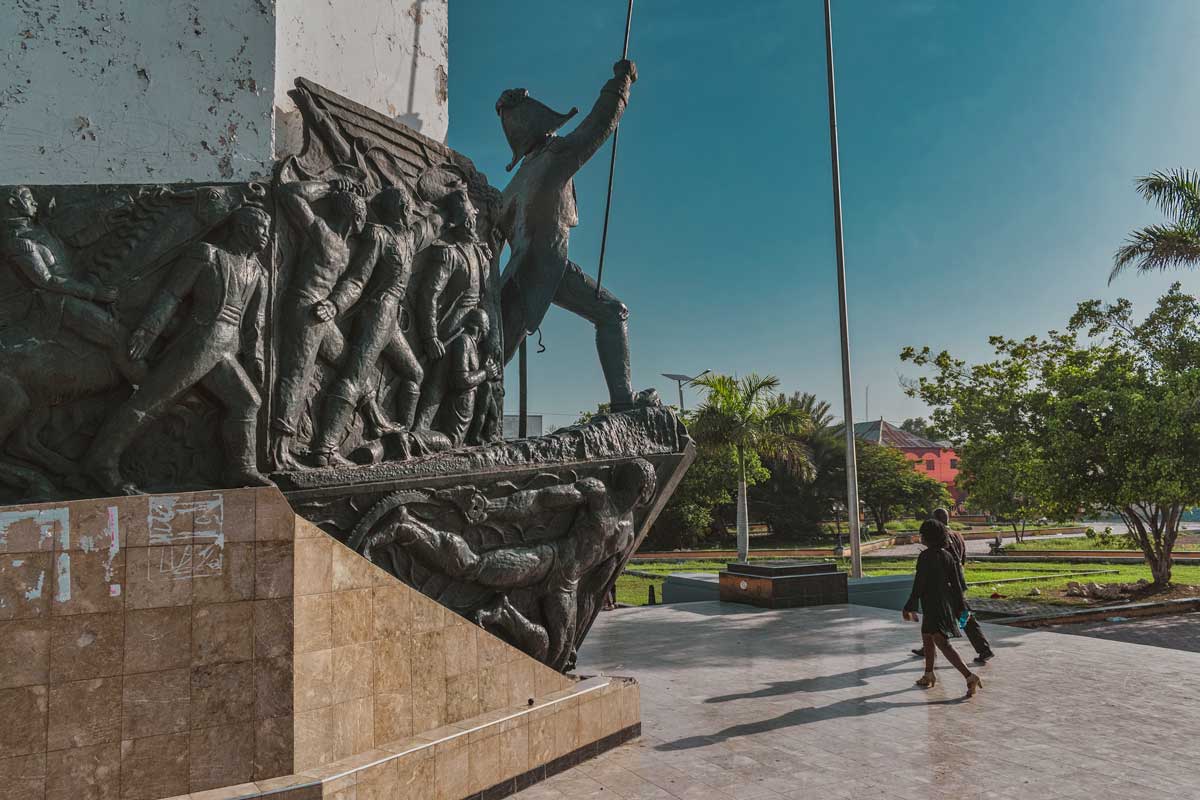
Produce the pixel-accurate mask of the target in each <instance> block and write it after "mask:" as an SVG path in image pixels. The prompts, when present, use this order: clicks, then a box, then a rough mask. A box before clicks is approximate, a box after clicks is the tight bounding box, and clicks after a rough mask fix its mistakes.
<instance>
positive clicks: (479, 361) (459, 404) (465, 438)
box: [446, 306, 501, 447]
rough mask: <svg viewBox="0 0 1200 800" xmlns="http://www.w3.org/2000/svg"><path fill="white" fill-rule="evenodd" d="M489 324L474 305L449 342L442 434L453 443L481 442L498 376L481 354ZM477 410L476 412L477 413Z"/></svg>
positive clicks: (498, 371) (498, 369) (497, 369)
mask: <svg viewBox="0 0 1200 800" xmlns="http://www.w3.org/2000/svg"><path fill="white" fill-rule="evenodd" d="M490 328H491V323H490V321H489V320H488V315H487V312H486V311H484V310H483V309H482V308H479V307H478V306H476V307H475V308H472V309H471V310H470V311H468V312H467V316H466V317H465V318H464V319H463V321H462V332H461V333H460V334H458V336H457V337H456V338H455V339H454V341H453V342H451V343H450V352H449V353H447V355H446V358H447V359H449V361H450V371H449V381H448V383H449V386H448V393H449V395H450V399H451V402H450V404H449V405H450V422H449V424H448V425H447V427H446V435H447V436H449V437H450V443H451V444H453V445H455V446H456V447H457V446H458V445H461V444H463V443H467V444H481V441H480V437H479V434H480V432H481V431H482V430H483V427H484V424H485V418H486V416H487V412H488V410H489V409H490V408H491V407H492V386H493V382H494V381H497V380H499V379H500V376H501V367H500V365H499V364H497V363H496V362H495V361H494V360H493V359H492V358H491V357H490V356H481V355H480V353H479V350H480V348H481V346H486V343H487V336H488V333H489V332H490ZM477 412H480V413H477Z"/></svg>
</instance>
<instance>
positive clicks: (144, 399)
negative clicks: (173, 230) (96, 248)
mask: <svg viewBox="0 0 1200 800" xmlns="http://www.w3.org/2000/svg"><path fill="white" fill-rule="evenodd" d="M227 230H228V234H227V236H226V238H225V241H224V242H222V243H221V244H220V245H213V244H207V243H203V242H201V243H197V244H195V245H193V246H192V249H191V250H190V251H188V252H187V254H186V255H185V256H184V257H183V258H182V259H181V260H180V262H179V263H178V264H177V265H176V266H175V268H174V270H173V271H172V272H171V274H170V275H169V276H168V277H167V279H166V281H165V285H164V286H163V288H162V289H161V290H160V292H159V294H158V296H157V297H156V298H155V300H154V301H153V302H152V303H151V305H150V307H149V308H148V309H147V311H146V314H145V317H144V318H143V319H142V322H141V324H140V325H139V326H138V328H137V330H135V331H134V332H133V335H132V336H131V337H130V344H129V355H130V357H131V358H134V359H142V358H145V356H146V354H147V353H148V352H149V350H150V347H151V345H152V344H153V343H154V341H155V340H156V339H157V338H158V337H159V335H160V334H161V333H162V332H163V330H164V329H165V328H166V327H167V323H169V322H170V321H171V319H172V317H174V316H175V313H176V311H177V309H178V308H179V306H180V304H181V303H183V302H184V301H185V300H190V301H191V305H190V310H189V313H188V315H187V317H186V319H185V321H184V325H183V328H182V330H181V331H180V332H179V334H178V335H177V336H176V337H175V338H174V340H173V341H172V342H171V343H170V344H169V345H168V347H167V349H166V350H165V351H164V353H163V355H162V357H161V358H160V359H159V360H158V363H157V364H155V365H154V368H153V369H152V370H151V371H150V374H149V375H148V377H147V378H146V380H145V381H144V382H143V383H142V384H141V386H139V387H138V389H137V391H135V392H134V393H133V395H132V396H131V397H130V398H129V399H128V400H126V401H125V402H124V403H123V404H122V405H121V406H120V408H118V409H117V410H116V411H115V412H113V414H112V416H110V417H109V418H108V419H107V420H105V422H104V424H103V425H101V427H100V430H99V432H98V433H97V434H96V438H95V439H94V440H93V441H92V445H91V448H90V449H89V450H88V453H87V456H86V457H85V462H84V463H85V466H86V468H87V469H88V471H89V472H90V474H91V476H92V477H93V478H94V479H95V480H96V481H97V482H98V483H100V485H101V486H103V487H104V488H105V489H106V490H108V491H110V492H112V493H114V494H136V493H138V492H139V489H138V488H137V487H136V486H134V485H133V484H131V483H127V482H125V480H124V479H123V478H122V477H121V470H120V461H121V454H122V453H124V452H125V449H126V448H127V447H128V446H129V445H130V443H131V442H133V440H134V438H135V437H136V436H137V435H138V433H139V432H140V431H141V430H142V429H143V428H145V427H146V425H148V424H150V423H151V422H153V421H154V420H155V419H158V418H159V417H161V416H162V415H163V414H165V413H166V412H167V411H169V410H170V408H171V406H172V405H174V404H175V402H176V401H177V400H178V399H179V398H180V397H181V396H182V395H183V394H184V393H185V392H187V391H188V390H189V389H191V388H192V387H194V386H197V385H199V386H203V387H204V388H205V389H207V390H209V392H210V393H211V394H212V396H213V397H214V398H216V400H217V401H218V402H219V403H221V404H222V405H224V407H225V418H224V420H223V421H222V424H221V433H222V438H223V440H224V445H225V457H226V460H227V462H228V464H229V467H228V469H229V475H228V481H229V484H230V485H231V486H270V485H271V482H270V481H269V480H267V478H265V477H264V476H263V475H262V474H261V473H260V472H259V471H258V465H257V464H256V463H255V461H256V460H255V445H256V439H257V436H256V432H257V426H258V409H259V406H260V405H261V400H260V397H259V393H258V390H257V389H256V388H255V386H256V385H261V383H262V380H263V341H262V331H263V322H264V316H265V304H266V272H265V271H264V270H263V268H262V265H261V264H260V263H259V261H258V257H257V254H258V253H259V252H260V251H261V250H262V249H263V248H264V247H266V246H267V243H268V242H269V240H270V239H269V237H270V231H271V218H270V217H269V216H268V215H267V213H266V212H265V211H263V210H262V209H261V208H257V207H253V206H243V207H242V208H240V209H238V210H237V211H235V212H233V214H232V215H231V216H230V219H229V221H228V223H227ZM240 353H244V354H245V355H246V356H247V357H248V360H249V362H250V372H249V374H248V373H247V371H246V368H245V367H243V365H242V364H241V363H240V362H239V361H238V355H239V354H240Z"/></svg>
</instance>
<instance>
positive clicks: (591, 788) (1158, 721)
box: [516, 603, 1200, 800]
mask: <svg viewBox="0 0 1200 800" xmlns="http://www.w3.org/2000/svg"><path fill="white" fill-rule="evenodd" d="M1196 617H1197V618H1198V619H1197V620H1196V621H1197V623H1200V614H1198V615H1196ZM985 627H986V628H987V632H988V636H989V637H990V638H991V639H992V640H993V644H994V646H995V649H996V652H997V658H996V660H995V661H993V662H992V663H991V664H989V665H988V666H987V667H984V668H981V669H980V670H979V671H980V674H981V675H982V676H983V678H984V682H985V686H984V689H983V691H982V692H981V693H980V695H979V696H978V697H976V698H974V699H972V700H970V701H967V700H964V699H963V698H962V690H963V681H962V678H961V677H960V676H958V675H957V673H955V672H954V671H953V670H952V669H951V668H950V667H949V666H948V665H947V664H946V663H945V662H944V661H942V662H940V663H939V669H938V679H939V683H938V685H937V686H936V687H935V688H934V689H931V690H929V691H921V690H919V689H916V688H915V687H913V685H912V682H913V681H914V680H915V679H916V678H917V677H919V676H920V673H921V662H919V661H918V660H916V659H913V658H911V657H908V649H909V648H910V647H911V646H912V645H913V641H914V639H915V637H916V635H917V631H916V628H915V626H912V625H908V624H904V623H902V622H900V620H899V619H898V615H897V614H895V613H894V612H888V611H881V610H878V609H868V608H861V607H849V606H829V607H823V608H816V609H792V610H786V611H764V610H758V609H748V608H746V607H741V606H730V605H722V604H720V603H689V604H685V605H677V606H656V607H653V608H637V609H624V610H619V611H615V612H610V613H606V614H604V615H602V616H601V617H600V619H599V620H598V621H597V623H596V625H595V627H594V628H593V629H592V632H591V634H590V636H589V639H588V642H587V645H586V646H585V648H584V650H583V652H582V654H581V659H580V661H581V664H582V666H581V667H580V671H581V672H582V673H588V674H596V673H603V674H609V675H633V676H636V677H637V678H638V680H639V681H641V684H642V729H643V736H642V737H641V739H639V740H638V741H636V742H632V743H630V744H627V745H625V746H623V747H620V748H618V749H616V750H613V751H611V752H609V753H605V754H604V755H602V756H600V757H599V758H597V759H594V760H593V761H590V762H587V763H585V764H583V765H581V766H580V767H578V768H576V769H574V770H570V771H569V772H566V773H563V774H561V775H557V776H555V777H554V778H552V779H551V780H549V781H547V782H546V783H544V784H542V785H539V786H535V787H532V788H530V789H528V790H526V791H524V792H522V793H520V794H518V795H516V796H517V797H518V798H520V800H562V799H563V798H577V797H579V798H584V797H608V798H614V799H616V800H726V799H728V800H801V798H803V800H812V799H813V798H821V800H840V799H841V798H846V799H847V800H849V799H850V798H853V800H872V798H881V799H882V798H890V799H891V800H942V798H946V800H950V798H953V799H954V800H1082V798H1088V800H1108V798H1121V799H1122V800H1124V799H1125V798H1128V797H1131V796H1149V795H1150V794H1153V795H1155V796H1164V797H1179V798H1183V797H1200V775H1198V774H1197V773H1196V772H1195V771H1194V769H1193V767H1192V765H1193V764H1194V760H1195V756H1194V752H1195V741H1196V740H1197V738H1198V737H1200V702H1197V701H1200V687H1197V686H1196V684H1195V681H1194V675H1195V674H1196V672H1197V670H1198V669H1200V655H1197V654H1194V653H1191V652H1181V651H1178V650H1166V649H1157V650H1151V649H1150V648H1147V647H1143V646H1138V645H1134V644H1128V643H1124V642H1119V641H1110V640H1106V639H1101V638H1096V637H1092V636H1087V637H1085V636H1062V635H1059V634H1057V633H1054V632H1051V631H1047V630H1040V631H1030V630H1022V629H1018V628H1004V627H999V626H985ZM958 644H959V645H960V646H959V650H960V652H964V651H965V649H966V643H965V641H960V642H959V643H958ZM1165 725H1169V726H1170V727H1169V729H1167V728H1164V726H1165ZM1137 730H1148V731H1153V732H1154V735H1153V737H1152V738H1150V739H1146V740H1145V745H1144V746H1139V745H1136V744H1133V743H1131V740H1130V739H1129V737H1128V735H1127V734H1128V733H1129V732H1130V731H1137Z"/></svg>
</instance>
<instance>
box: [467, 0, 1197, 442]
mask: <svg viewBox="0 0 1200 800" xmlns="http://www.w3.org/2000/svg"><path fill="white" fill-rule="evenodd" d="M833 5H834V35H835V52H836V55H837V70H838V72H837V78H838V114H839V120H838V122H839V129H840V143H841V150H842V182H843V204H844V205H843V208H844V217H845V239H846V261H847V271H848V276H849V278H848V291H849V301H850V321H851V347H852V350H853V352H852V367H853V370H854V381H855V398H854V399H855V416H856V417H857V418H859V419H863V418H865V416H866V409H865V408H864V395H865V393H866V387H867V386H869V387H870V416H871V417H872V418H877V417H879V416H885V417H886V418H888V419H890V420H893V421H896V422H899V421H901V420H902V419H903V418H904V417H906V416H914V415H918V414H923V413H925V412H924V408H923V407H922V405H921V404H920V403H919V402H918V401H915V400H912V399H909V398H906V397H905V396H904V394H903V391H902V389H901V387H900V384H899V376H900V375H902V374H909V375H911V374H912V373H911V368H909V372H907V373H906V372H905V365H902V364H901V363H900V361H899V359H898V353H899V351H900V349H901V348H902V347H903V346H904V345H907V344H913V345H923V344H928V345H930V346H931V347H934V348H939V349H940V348H949V349H950V350H951V351H952V352H954V353H955V354H957V355H962V356H966V357H968V358H982V357H985V356H986V355H987V352H988V351H987V347H986V338H987V336H988V335H990V334H1008V335H1013V336H1024V335H1027V334H1029V333H1035V332H1044V331H1045V330H1047V329H1049V328H1054V327H1059V328H1061V327H1062V326H1063V325H1064V324H1065V321H1066V319H1067V317H1068V316H1069V314H1070V313H1071V311H1072V310H1073V309H1074V306H1075V304H1076V303H1077V302H1078V301H1080V300H1083V299H1086V298H1091V297H1101V298H1115V297H1117V296H1124V297H1129V298H1130V299H1132V300H1133V301H1134V302H1135V303H1136V304H1137V305H1138V307H1139V308H1142V309H1148V307H1149V304H1150V303H1151V302H1152V300H1153V298H1154V297H1156V296H1157V294H1159V293H1161V292H1162V291H1163V290H1165V288H1166V287H1167V286H1168V285H1169V283H1170V281H1171V280H1172V279H1175V278H1179V279H1182V280H1183V281H1184V285H1185V287H1187V286H1189V285H1190V286H1192V287H1195V286H1197V285H1198V283H1200V278H1198V277H1197V276H1195V275H1187V274H1183V275H1180V276H1155V277H1147V278H1142V277H1136V276H1133V275H1130V276H1128V277H1125V278H1121V279H1118V281H1117V282H1116V283H1115V284H1114V285H1113V286H1112V287H1108V286H1107V285H1106V279H1107V275H1108V271H1109V269H1110V267H1111V263H1112V262H1111V259H1112V252H1113V250H1115V248H1116V247H1117V246H1118V245H1119V244H1120V243H1121V240H1122V239H1123V238H1124V236H1125V235H1126V234H1127V233H1128V231H1129V230H1130V229H1132V228H1133V227H1136V226H1139V225H1143V224H1146V223H1148V222H1152V221H1155V220H1156V219H1157V218H1158V215H1157V213H1156V212H1155V211H1154V210H1153V209H1151V208H1149V207H1147V206H1146V205H1145V204H1144V203H1143V202H1142V200H1141V199H1140V198H1139V197H1138V196H1137V195H1136V194H1135V193H1134V190H1133V179H1134V178H1135V177H1136V176H1138V175H1144V174H1146V173H1147V172H1150V171H1152V170H1155V169H1163V168H1170V167H1176V166H1189V167H1198V166H1200V163H1198V162H1200V159H1198V158H1197V157H1196V156H1197V154H1196V142H1197V140H1198V136H1200V102H1198V100H1200V98H1198V97H1197V91H1196V90H1197V86H1198V82H1200V48H1197V47H1196V46H1195V43H1196V41H1197V40H1198V38H1200V3H1197V2H1195V0H1153V2H1134V0H1052V1H1048V0H1039V1H1036V2H1035V0H1021V1H1020V2H1018V1H1017V0H1008V1H1007V2H1004V1H1002V2H995V0H991V1H990V2H984V1H983V0H979V1H978V2H977V1H975V0H953V1H952V0H886V1H885V0H834V3H833ZM624 22H625V2H624V0H521V2H495V0H452V2H451V3H450V133H449V144H450V145H451V146H453V147H455V148H457V149H459V150H461V151H462V152H464V153H466V154H468V155H469V156H471V157H472V158H473V159H474V160H475V162H476V164H477V165H478V166H479V167H480V168H481V169H483V170H484V171H485V172H486V173H487V174H488V176H489V178H490V179H491V180H492V182H493V183H494V184H496V185H497V186H499V187H501V188H502V187H503V185H504V184H505V183H506V182H507V178H508V174H507V173H505V172H504V165H505V164H506V163H507V161H508V160H509V158H510V154H509V151H508V148H507V145H506V143H505V141H504V137H503V135H502V132H501V130H500V125H499V121H498V119H497V117H496V115H495V112H494V110H493V104H494V102H495V99H496V97H497V96H498V95H499V93H500V92H501V90H503V89H505V88H508V87H513V86H523V87H526V88H528V89H529V90H530V93H531V94H532V95H533V96H534V97H537V98H538V99H540V100H542V101H544V102H546V103H548V104H549V105H551V106H552V107H555V108H558V109H560V110H566V109H567V108H569V107H570V106H572V105H576V106H579V107H580V110H581V116H582V114H583V113H586V110H587V109H588V108H589V107H590V105H591V103H592V102H593V100H594V99H595V96H596V93H597V91H598V90H599V88H600V86H601V84H602V83H603V82H604V81H605V80H606V79H607V78H608V77H609V76H610V75H611V64H612V62H613V61H614V60H615V59H616V58H617V57H618V56H619V55H620V46H621V37H622V34H623V29H624ZM823 36H824V29H823V17H822V12H821V3H820V2H819V0H754V2H752V3H730V2H717V0H641V2H639V3H637V4H636V8H635V16H634V21H633V32H632V38H631V45H630V57H631V58H633V59H634V60H635V61H637V64H638V69H639V73H640V80H639V82H638V83H637V84H636V85H635V86H634V88H633V97H632V100H631V103H630V107H629V109H628V111H627V113H626V117H625V122H624V124H623V125H622V127H621V137H620V153H619V157H618V162H617V178H616V186H615V190H614V191H615V197H614V208H613V214H612V219H611V222H610V228H609V244H608V254H607V255H606V259H605V260H606V264H605V285H606V286H608V287H610V288H611V289H612V290H613V291H614V292H615V293H617V295H618V296H619V297H621V299H622V300H624V301H625V303H626V304H627V305H628V306H629V307H630V309H631V310H632V314H631V318H630V333H631V338H632V350H633V359H632V360H633V378H634V384H635V388H645V387H649V386H656V387H657V388H658V389H659V390H660V392H662V393H663V396H664V398H665V399H667V400H668V402H674V398H675V397H676V393H675V390H674V384H672V383H671V382H669V381H667V380H666V379H664V378H662V377H661V376H660V373H662V372H683V373H693V374H694V373H696V372H699V371H701V370H703V369H705V368H709V369H712V370H714V371H717V372H736V373H746V372H750V371H756V372H759V373H770V374H774V375H777V376H779V378H780V379H781V381H782V383H783V387H784V388H785V389H786V390H788V391H792V390H805V391H811V392H815V393H816V394H817V395H818V396H820V397H822V398H823V399H826V400H828V401H829V402H830V403H832V404H833V405H834V407H835V408H838V409H840V408H841V376H840V366H839V360H838V337H837V306H836V298H837V295H836V287H835V283H834V269H835V267H834V252H833V234H832V210H831V200H830V177H829V140H828V119H827V108H826V95H825V57H824V44H823ZM568 130H569V128H568ZM607 154H608V150H607V148H606V149H605V150H604V151H602V154H600V155H598V156H597V157H596V158H594V159H593V161H592V162H591V163H590V164H589V165H587V166H586V167H585V168H584V170H583V171H582V172H581V173H580V174H579V176H578V179H577V191H578V199H579V211H580V226H579V227H578V228H576V229H575V231H574V233H573V235H572V240H571V254H572V258H573V259H574V260H575V261H577V262H578V263H579V264H581V265H582V266H583V267H584V269H585V270H587V271H589V272H592V273H593V274H594V272H595V265H596V260H597V257H598V254H599V248H600V230H601V222H602V218H603V212H604V190H605V182H606V179H607V168H608V163H607V162H608V159H607ZM542 331H543V334H544V340H545V344H546V347H547V351H546V352H545V353H542V354H537V355H535V354H534V352H533V348H531V349H530V401H529V407H530V411H531V413H538V412H541V413H545V414H547V415H551V416H548V417H547V421H548V423H551V424H555V425H561V424H565V423H567V422H569V421H570V416H572V415H574V414H575V413H576V412H577V411H579V410H581V409H584V408H591V407H594V406H595V404H596V403H597V402H598V401H601V400H604V399H607V393H606V390H605V388H604V382H603V379H602V377H601V375H600V370H599V367H598V365H597V363H596V359H595V351H594V345H593V339H592V329H591V327H590V326H589V325H588V324H587V323H585V322H584V321H582V320H580V319H577V318H575V317H573V316H571V315H570V314H568V313H566V312H563V311H560V310H558V309H552V310H551V312H550V314H549V315H548V317H547V319H546V322H545V323H544V325H543V327H542ZM507 379H508V382H509V383H508V385H509V387H510V393H509V398H510V399H511V406H512V408H511V409H510V410H515V408H516V390H515V389H516V371H515V361H514V364H513V368H512V369H510V374H509V375H508V376H507ZM698 399H699V397H698V395H696V394H692V395H691V396H689V398H688V403H689V405H692V404H694V403H695V402H696V401H697V400H698Z"/></svg>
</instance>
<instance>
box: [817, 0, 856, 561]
mask: <svg viewBox="0 0 1200 800" xmlns="http://www.w3.org/2000/svg"><path fill="white" fill-rule="evenodd" d="M825 66H826V72H827V74H828V76H829V158H830V161H831V162H832V168H833V232H834V239H835V242H836V247H837V285H838V318H839V325H840V328H841V338H842V402H843V404H844V406H845V408H844V409H843V415H844V416H845V427H846V517H847V520H848V522H849V528H850V575H851V577H854V578H861V577H862V547H861V541H860V539H861V535H862V533H861V530H860V528H859V518H858V513H859V508H858V460H857V457H856V455H855V446H854V444H855V441H854V392H853V389H852V384H851V381H850V322H849V317H848V315H847V310H846V254H845V249H844V246H843V243H842V174H841V169H840V167H839V166H838V137H837V100H836V97H837V92H836V91H835V89H834V83H833V25H832V23H831V22H830V13H829V0H825Z"/></svg>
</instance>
